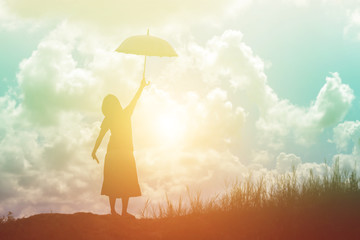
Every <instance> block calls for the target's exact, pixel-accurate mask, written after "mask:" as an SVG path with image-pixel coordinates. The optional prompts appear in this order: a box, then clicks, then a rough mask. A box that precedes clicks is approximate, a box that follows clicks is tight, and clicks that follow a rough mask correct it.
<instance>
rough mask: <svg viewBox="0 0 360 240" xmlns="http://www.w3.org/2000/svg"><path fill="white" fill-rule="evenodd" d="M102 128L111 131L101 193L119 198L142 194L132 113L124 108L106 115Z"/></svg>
mask: <svg viewBox="0 0 360 240" xmlns="http://www.w3.org/2000/svg"><path fill="white" fill-rule="evenodd" d="M101 128H102V129H103V130H105V131H107V130H109V129H110V132H111V136H110V140H109V143H108V147H107V153H106V156H105V164H104V181H103V185H102V189H101V195H107V196H111V197H117V198H122V197H136V196H141V191H140V187H139V182H138V177H137V170H136V164H135V158H134V154H133V142H132V129H131V114H130V113H129V111H128V110H127V109H124V110H123V111H121V113H119V114H117V115H115V116H111V117H105V118H104V120H103V122H102V124H101Z"/></svg>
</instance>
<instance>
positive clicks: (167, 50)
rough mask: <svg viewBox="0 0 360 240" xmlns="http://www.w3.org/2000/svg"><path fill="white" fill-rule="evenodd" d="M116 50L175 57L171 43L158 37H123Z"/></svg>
mask: <svg viewBox="0 0 360 240" xmlns="http://www.w3.org/2000/svg"><path fill="white" fill-rule="evenodd" d="M116 51H117V52H122V53H129V54H136V55H144V56H158V57H176V56H177V54H176V52H175V50H174V49H173V48H172V47H171V45H170V44H169V43H168V42H167V41H165V40H163V39H161V38H158V37H154V36H150V35H138V36H132V37H129V38H127V39H125V40H124V41H123V42H122V43H121V45H120V46H119V47H118V48H117V49H116Z"/></svg>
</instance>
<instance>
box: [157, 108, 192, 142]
mask: <svg viewBox="0 0 360 240" xmlns="http://www.w3.org/2000/svg"><path fill="white" fill-rule="evenodd" d="M184 129H185V127H184V123H183V122H182V121H181V118H180V117H179V116H177V115H176V114H172V113H165V114H162V115H160V116H159V117H158V119H157V132H158V135H159V137H160V138H161V139H162V140H164V141H168V142H172V143H173V142H177V141H179V140H180V139H181V137H182V136H183V133H184Z"/></svg>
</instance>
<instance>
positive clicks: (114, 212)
mask: <svg viewBox="0 0 360 240" xmlns="http://www.w3.org/2000/svg"><path fill="white" fill-rule="evenodd" d="M111 215H112V216H120V214H118V213H117V212H116V211H115V210H111Z"/></svg>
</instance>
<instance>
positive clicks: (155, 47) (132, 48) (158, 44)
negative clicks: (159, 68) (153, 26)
mask: <svg viewBox="0 0 360 240" xmlns="http://www.w3.org/2000/svg"><path fill="white" fill-rule="evenodd" d="M116 51H117V52H121V53H129V54H136V55H144V56H145V61H144V72H143V78H145V69H146V57H147V56H157V57H177V56H178V55H177V53H176V52H175V50H174V49H173V48H172V46H171V45H170V44H169V43H168V42H167V41H165V40H164V39H161V38H158V37H154V36H150V35H149V29H148V30H147V35H138V36H132V37H129V38H127V39H125V40H124V41H123V42H122V43H121V44H120V46H119V47H118V48H117V49H116Z"/></svg>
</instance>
